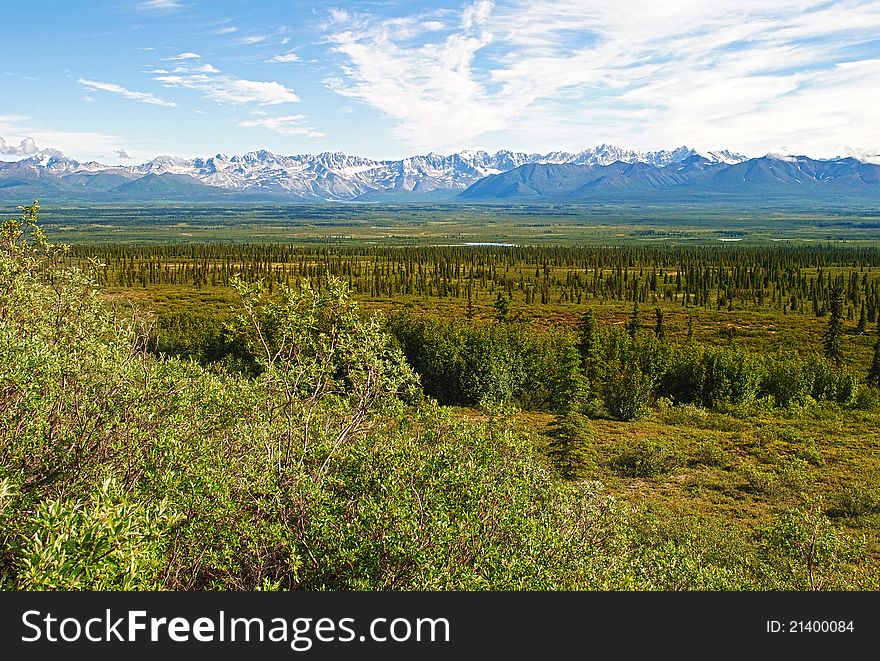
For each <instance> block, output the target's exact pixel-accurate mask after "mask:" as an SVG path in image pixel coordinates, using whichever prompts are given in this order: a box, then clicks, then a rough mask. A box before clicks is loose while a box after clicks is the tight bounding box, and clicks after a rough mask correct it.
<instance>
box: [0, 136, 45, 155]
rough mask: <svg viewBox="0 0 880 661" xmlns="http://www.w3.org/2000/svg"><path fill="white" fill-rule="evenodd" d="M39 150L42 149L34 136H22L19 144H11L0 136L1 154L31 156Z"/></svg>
mask: <svg viewBox="0 0 880 661" xmlns="http://www.w3.org/2000/svg"><path fill="white" fill-rule="evenodd" d="M38 151H40V150H39V148H38V147H37V143H36V142H34V139H33V138H30V137H26V138H22V139H21V142H20V143H19V144H17V145H10V144H9V143H7V142H6V140H4V139H3V138H2V137H0V154H6V155H9V156H29V155H31V154H36V153H37V152H38Z"/></svg>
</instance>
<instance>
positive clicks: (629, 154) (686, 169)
mask: <svg viewBox="0 0 880 661" xmlns="http://www.w3.org/2000/svg"><path fill="white" fill-rule="evenodd" d="M878 187H880V166H877V165H873V164H871V163H867V162H862V161H859V160H856V159H853V158H840V159H831V160H816V159H810V158H807V157H804V156H796V157H792V156H770V155H768V156H764V157H761V158H753V159H748V158H746V157H745V156H742V155H740V154H735V153H732V152H730V151H727V150H722V151H717V152H707V153H706V154H699V153H698V152H696V151H695V150H693V149H690V148H688V147H679V148H677V149H674V150H671V151H649V152H636V151H631V150H625V149H620V148H619V147H615V146H613V145H604V144H603V145H599V146H597V147H592V148H590V149H586V150H583V151H580V152H562V151H556V152H549V153H546V154H526V153H523V152H512V151H506V150H502V151H497V152H495V153H494V154H490V153H488V152H485V151H462V152H460V153H457V154H449V155H443V154H436V153H433V152H432V153H429V154H424V155H419V156H411V157H408V158H404V159H400V160H396V161H394V160H385V161H377V160H373V159H369V158H364V157H361V156H350V155H346V154H343V153H340V152H335V153H333V152H324V153H321V154H317V155H309V154H298V155H292V156H283V155H279V154H274V153H272V152H270V151H266V150H258V151H253V152H248V153H246V154H242V155H239V156H232V157H229V156H227V155H225V154H216V155H214V156H211V157H208V158H194V159H185V158H179V157H174V156H159V157H157V158H155V159H153V160H151V161H149V162H147V163H143V164H141V165H134V166H107V165H102V164H100V163H95V162H89V163H79V162H77V161H75V160H73V159H70V158H68V157H66V156H64V155H63V154H61V153H60V152H58V151H55V150H44V151H41V152H39V153H37V154H35V155H33V156H31V157H29V158H27V159H23V160H21V161H15V162H11V163H3V162H0V198H2V199H4V200H8V201H10V202H16V203H18V202H20V201H21V200H22V199H43V200H46V199H48V200H51V201H56V200H60V201H64V200H70V201H77V202H80V201H84V202H114V201H140V202H150V201H154V200H174V201H180V202H186V201H213V200H218V201H219V200H225V201H235V200H241V201H245V200H246V201H259V200H266V201H273V202H279V201H302V202H323V201H334V202H345V201H362V202H383V201H384V202H425V201H442V200H453V199H459V200H462V201H476V202H492V201H501V200H546V201H553V200H557V199H558V200H579V199H590V198H596V197H621V196H627V195H629V196H641V197H645V196H649V197H650V196H655V197H656V196H659V197H661V198H664V199H671V198H672V197H674V196H676V195H681V196H685V197H694V196H696V197H700V196H719V195H722V196H723V195H732V196H742V195H751V196H763V195H778V196H783V197H786V196H809V195H813V196H819V197H821V196H834V195H843V194H846V193H848V194H855V195H861V196H868V197H871V196H876V195H877V190H878Z"/></svg>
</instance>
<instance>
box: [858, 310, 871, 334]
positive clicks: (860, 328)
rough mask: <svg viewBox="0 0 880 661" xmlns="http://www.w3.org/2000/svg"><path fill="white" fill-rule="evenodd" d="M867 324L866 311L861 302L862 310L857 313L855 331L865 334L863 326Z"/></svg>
mask: <svg viewBox="0 0 880 661" xmlns="http://www.w3.org/2000/svg"><path fill="white" fill-rule="evenodd" d="M867 325H868V311H867V310H866V309H865V304H864V303H862V310H861V312H860V313H859V325H858V326H856V333H858V334H859V335H864V334H865V328H866V326H867Z"/></svg>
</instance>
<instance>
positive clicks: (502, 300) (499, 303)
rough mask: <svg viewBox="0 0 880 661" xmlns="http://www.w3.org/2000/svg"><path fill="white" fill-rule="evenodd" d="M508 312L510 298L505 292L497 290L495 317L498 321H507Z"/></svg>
mask: <svg viewBox="0 0 880 661" xmlns="http://www.w3.org/2000/svg"><path fill="white" fill-rule="evenodd" d="M509 312H510V299H509V298H507V295H506V294H502V293H501V292H498V296H496V297H495V318H496V319H497V320H498V321H499V322H504V321H507V315H508V313H509Z"/></svg>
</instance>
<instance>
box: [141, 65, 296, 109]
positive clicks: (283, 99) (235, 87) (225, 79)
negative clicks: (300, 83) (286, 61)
mask: <svg viewBox="0 0 880 661" xmlns="http://www.w3.org/2000/svg"><path fill="white" fill-rule="evenodd" d="M154 80H156V81H158V82H160V83H162V84H163V85H165V87H182V88H185V89H191V90H196V91H198V92H201V93H202V94H204V95H205V96H206V97H208V98H209V99H211V100H213V101H216V102H217V103H230V104H233V105H241V104H246V103H256V104H258V105H261V106H273V105H279V104H282V103H296V102H298V101H299V97H298V96H297V95H296V93H295V92H294V91H293V90H292V89H289V88H287V87H285V86H284V85H282V84H281V83H278V82H275V81H258V80H245V79H242V78H235V77H233V76H229V75H227V74H223V73H221V72H220V70H219V69H217V68H216V67H213V66H211V65H209V64H203V65H197V66H191V67H179V68H177V69H175V70H174V71H173V72H171V73H164V74H159V75H157V76H155V77H154Z"/></svg>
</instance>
